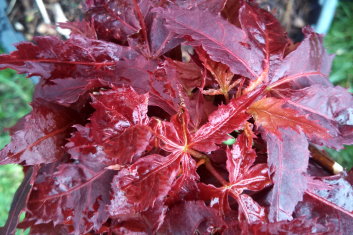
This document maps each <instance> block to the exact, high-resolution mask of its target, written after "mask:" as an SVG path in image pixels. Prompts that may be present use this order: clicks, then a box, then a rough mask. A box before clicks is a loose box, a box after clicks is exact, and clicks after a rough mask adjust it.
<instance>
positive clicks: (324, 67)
mask: <svg viewBox="0 0 353 235" xmlns="http://www.w3.org/2000/svg"><path fill="white" fill-rule="evenodd" d="M304 33H305V36H306V38H305V39H304V41H303V42H301V43H300V44H299V46H298V47H297V48H296V49H295V50H294V51H292V52H291V53H290V54H288V55H287V56H286V57H285V59H284V60H283V62H282V63H281V66H280V67H279V68H278V69H277V70H276V72H275V73H274V76H273V77H272V78H271V82H272V85H271V87H276V86H280V85H282V84H285V83H288V82H289V83H291V85H290V86H292V87H298V88H304V87H307V86H310V85H311V84H322V85H328V84H330V82H329V80H328V79H327V76H328V74H329V72H330V69H331V63H332V60H333V56H332V55H328V54H327V52H326V50H325V48H324V47H323V39H322V38H323V36H322V35H319V34H317V33H314V32H313V31H312V29H310V28H305V29H304Z"/></svg>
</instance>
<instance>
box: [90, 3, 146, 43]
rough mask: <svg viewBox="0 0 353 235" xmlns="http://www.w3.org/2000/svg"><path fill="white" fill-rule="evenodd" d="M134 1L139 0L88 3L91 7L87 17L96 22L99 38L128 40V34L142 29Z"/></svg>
mask: <svg viewBox="0 0 353 235" xmlns="http://www.w3.org/2000/svg"><path fill="white" fill-rule="evenodd" d="M134 2H136V3H137V2H138V1H132V0H128V1H122V0H118V1H112V0H107V1H105V0H104V1H102V0H98V1H91V3H89V4H87V5H88V7H89V9H88V12H87V13H86V18H88V19H89V21H93V22H94V27H95V30H96V32H97V35H98V37H99V39H103V40H107V41H113V40H114V39H115V40H118V41H125V42H126V41H127V36H130V35H132V34H135V33H137V32H138V31H139V30H140V29H141V24H140V22H139V19H138V16H137V12H136V11H135V6H134V4H133V3H134ZM141 2H142V1H141ZM144 2H146V3H147V2H148V1H144Z"/></svg>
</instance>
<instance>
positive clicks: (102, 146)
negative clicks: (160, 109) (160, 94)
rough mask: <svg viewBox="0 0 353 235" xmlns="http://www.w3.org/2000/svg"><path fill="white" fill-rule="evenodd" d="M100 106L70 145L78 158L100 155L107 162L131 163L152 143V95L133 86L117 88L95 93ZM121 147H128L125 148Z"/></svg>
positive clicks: (94, 105) (69, 147)
mask: <svg viewBox="0 0 353 235" xmlns="http://www.w3.org/2000/svg"><path fill="white" fill-rule="evenodd" d="M92 99H93V102H92V106H93V107H94V108H95V109H96V110H95V112H94V113H93V114H92V116H91V117H90V121H91V122H90V123H89V124H87V125H86V127H82V126H76V129H77V130H78V131H77V132H76V133H74V134H73V136H72V137H71V138H70V142H69V143H68V144H67V145H66V146H67V148H68V149H69V153H70V154H71V155H72V157H73V158H75V159H80V158H87V157H88V158H90V159H91V158H92V159H95V158H97V157H98V156H99V158H98V161H101V162H102V163H105V164H107V165H114V164H126V163H131V162H132V159H133V158H134V157H140V156H141V155H142V153H143V152H144V151H145V150H146V148H147V146H148V145H149V144H150V141H151V137H152V133H151V131H150V128H148V127H147V126H146V124H147V123H148V119H149V118H148V116H147V104H148V95H139V94H137V93H136V92H135V91H134V90H133V89H132V88H131V87H113V88H112V89H111V90H107V91H101V92H99V93H96V94H95V95H94V96H92ZM121 146H125V147H124V148H122V147H121Z"/></svg>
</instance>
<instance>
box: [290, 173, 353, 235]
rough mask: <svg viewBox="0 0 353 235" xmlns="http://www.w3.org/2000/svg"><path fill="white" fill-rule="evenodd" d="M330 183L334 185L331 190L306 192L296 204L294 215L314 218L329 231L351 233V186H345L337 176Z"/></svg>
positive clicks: (352, 215)
mask: <svg viewBox="0 0 353 235" xmlns="http://www.w3.org/2000/svg"><path fill="white" fill-rule="evenodd" d="M332 183H333V184H334V186H336V187H335V188H333V189H332V190H323V191H322V190H320V191H319V192H315V193H314V192H309V193H307V194H306V195H305V196H304V200H303V201H302V202H299V204H298V205H297V207H296V210H295V215H296V216H301V217H305V219H306V220H310V219H315V220H316V224H317V225H321V226H324V227H325V228H327V230H329V232H330V233H338V234H347V235H348V234H351V233H352V232H353V230H352V226H351V224H352V221H353V213H352V212H353V211H352V204H351V202H352V200H351V197H352V186H350V187H348V188H345V187H346V186H347V184H348V183H347V181H345V180H344V179H342V178H341V179H340V177H339V176H338V177H336V179H334V180H333V181H332ZM336 203H337V204H336ZM340 206H343V207H344V208H341V207H340ZM349 210H350V211H349Z"/></svg>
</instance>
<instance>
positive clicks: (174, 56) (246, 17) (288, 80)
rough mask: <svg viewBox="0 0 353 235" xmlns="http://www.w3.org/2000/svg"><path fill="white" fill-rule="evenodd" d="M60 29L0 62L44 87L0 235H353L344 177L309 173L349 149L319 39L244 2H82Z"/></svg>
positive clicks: (16, 130)
mask: <svg viewBox="0 0 353 235" xmlns="http://www.w3.org/2000/svg"><path fill="white" fill-rule="evenodd" d="M61 27H64V28H69V29H71V32H72V34H71V37H70V38H69V39H67V40H61V39H59V38H57V37H50V36H49V37H37V38H35V39H34V42H23V43H20V44H18V45H17V51H14V52H12V53H11V54H9V55H1V56H0V64H1V65H0V68H1V69H4V68H12V69H14V70H16V71H18V72H19V73H25V74H27V75H28V76H39V77H41V80H40V82H39V84H38V85H37V86H36V90H35V94H34V97H33V102H32V108H33V110H32V112H31V113H30V114H28V115H27V116H25V117H23V118H22V119H21V120H20V121H19V122H18V123H17V124H16V125H15V126H14V127H12V128H11V129H10V133H11V136H12V139H11V143H10V144H8V145H7V146H6V147H5V148H4V149H3V150H1V152H0V163H1V164H9V163H17V164H21V165H22V166H24V170H25V173H26V175H25V179H24V181H23V183H22V185H21V186H20V188H19V189H18V192H17V193H16V195H15V199H14V202H13V205H12V209H11V211H10V215H9V219H8V221H7V223H6V225H5V226H4V227H3V228H2V231H1V232H2V233H1V234H13V233H14V231H15V228H16V227H17V228H22V229H25V228H30V231H31V234H103V233H105V234H240V233H242V234H279V233H280V234H286V233H288V234H311V233H320V234H322V233H325V234H332V233H341V234H353V226H352V224H353V189H352V183H353V173H352V172H350V173H346V172H342V173H340V174H337V175H334V176H330V173H328V172H327V171H326V170H325V169H323V168H322V167H321V165H320V164H317V163H316V162H315V161H313V159H312V158H313V157H314V155H315V154H318V153H321V152H320V150H319V148H320V146H327V147H329V148H335V149H341V148H343V145H348V144H352V143H353V98H352V95H351V94H350V93H348V92H347V91H346V90H345V89H343V88H341V87H334V86H333V85H331V83H330V82H329V80H328V78H327V77H328V74H329V70H330V66H331V62H332V59H333V56H331V55H328V54H327V53H326V51H325V49H324V48H323V45H322V36H321V35H318V34H316V33H314V32H313V31H312V30H311V29H310V28H305V29H304V33H305V35H306V37H305V39H304V41H302V42H301V43H299V44H293V43H292V42H291V40H290V39H288V37H287V35H286V33H285V32H284V31H283V29H282V28H281V26H280V24H279V23H278V22H277V21H276V19H275V18H274V17H273V16H272V15H271V13H269V12H267V11H265V10H262V9H260V8H258V7H257V6H256V5H254V4H253V3H251V2H250V3H249V2H246V1H240V0H229V1H225V0H199V1H194V0H170V1H163V0H150V1H147V0H140V1H139V0H87V1H86V12H85V19H84V20H83V21H80V22H72V23H65V24H61ZM225 141H226V142H225ZM225 143H227V144H225ZM22 211H25V213H26V214H25V219H24V220H23V221H22V222H21V223H19V224H18V220H19V215H20V213H21V212H22Z"/></svg>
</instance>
